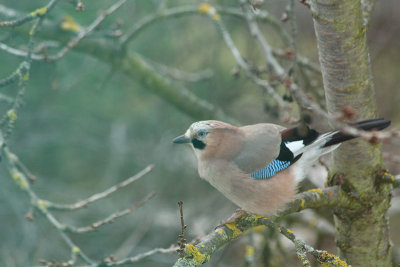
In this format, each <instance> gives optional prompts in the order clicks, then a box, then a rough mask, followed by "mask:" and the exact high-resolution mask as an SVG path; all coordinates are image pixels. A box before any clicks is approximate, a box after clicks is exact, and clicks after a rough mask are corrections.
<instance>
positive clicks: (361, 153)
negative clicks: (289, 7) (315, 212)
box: [311, 0, 391, 266]
mask: <svg viewBox="0 0 400 267" xmlns="http://www.w3.org/2000/svg"><path fill="white" fill-rule="evenodd" d="M311 10H312V14H313V18H314V27H315V32H316V36H317V39H318V50H319V59H320V63H321V70H322V75H323V81H324V87H325V94H326V102H327V107H328V111H329V112H330V113H331V114H337V113H341V112H342V110H343V108H345V107H352V108H353V109H354V111H355V118H356V120H361V119H367V118H374V117H376V116H377V113H376V103H375V90H374V86H373V82H372V75H371V68H370V59H369V54H368V48H367V39H366V28H365V27H364V26H363V21H362V8H361V2H360V1H359V0H312V1H311ZM382 168H383V167H382V157H381V147H380V146H379V145H371V144H370V143H368V142H366V141H363V140H360V139H356V140H354V141H349V142H346V143H344V144H343V145H341V146H340V148H339V149H338V150H336V151H335V152H334V156H333V164H332V166H331V177H330V179H329V183H330V184H331V185H333V184H341V185H342V187H341V188H342V192H343V194H345V195H346V196H347V197H348V198H349V199H350V200H351V201H352V203H354V205H353V206H352V208H350V209H345V208H336V209H335V211H334V214H335V225H336V229H337V236H336V240H337V246H338V249H339V251H340V254H341V256H342V257H344V258H345V259H347V261H348V262H349V263H350V264H352V265H353V266H391V257H390V242H389V226H388V220H387V216H386V212H387V209H388V208H389V205H390V186H389V185H383V184H380V183H377V182H376V180H377V173H378V171H379V170H381V169H382Z"/></svg>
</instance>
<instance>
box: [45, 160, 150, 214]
mask: <svg viewBox="0 0 400 267" xmlns="http://www.w3.org/2000/svg"><path fill="white" fill-rule="evenodd" d="M153 168H154V165H149V166H147V167H146V168H144V169H143V170H141V171H140V172H138V173H137V174H135V175H134V176H132V177H129V178H128V179H126V180H124V181H123V182H121V183H119V184H116V185H114V186H112V187H110V188H108V189H107V190H105V191H103V192H101V193H97V194H94V195H93V196H91V197H89V198H87V199H84V200H81V201H78V202H76V203H75V204H69V205H68V204H57V203H52V202H48V203H47V208H49V209H57V210H76V209H80V208H83V207H86V206H87V205H89V204H90V203H93V202H95V201H97V200H100V199H103V198H106V197H109V196H110V195H111V194H112V193H114V192H116V191H117V190H119V189H121V188H123V187H125V186H127V185H129V184H131V183H133V182H135V181H137V180H139V179H140V178H142V177H143V176H145V175H146V174H148V173H149V172H150V171H151V170H152V169H153Z"/></svg>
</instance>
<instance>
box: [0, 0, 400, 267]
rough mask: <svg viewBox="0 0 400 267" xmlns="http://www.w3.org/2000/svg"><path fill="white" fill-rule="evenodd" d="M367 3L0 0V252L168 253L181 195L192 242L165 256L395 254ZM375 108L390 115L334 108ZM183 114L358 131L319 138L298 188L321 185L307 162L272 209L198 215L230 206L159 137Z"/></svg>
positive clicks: (31, 261)
mask: <svg viewBox="0 0 400 267" xmlns="http://www.w3.org/2000/svg"><path fill="white" fill-rule="evenodd" d="M375 3H376V1H375V0H334V1H331V0H330V1H328V0H311V1H307V0H306V1H304V0H302V1H299V2H296V1H294V0H288V1H276V0H268V1H267V0H265V1H262V0H255V1H246V0H238V1H223V0H220V1H208V2H198V1H179V0H171V1H164V0H159V1H156V0H154V1H132V0H119V1H106V0H97V1H84V0H49V1H48V2H47V3H46V4H45V5H44V6H43V1H39V0H34V1H13V0H5V1H3V2H2V4H0V49H1V50H0V57H1V62H2V64H0V75H1V76H0V89H1V90H2V91H1V92H0V114H2V116H1V118H0V127H1V129H0V147H1V165H2V168H1V170H0V174H1V177H2V179H1V180H0V183H1V186H0V190H1V193H0V216H1V221H2V226H3V227H1V229H0V233H1V234H0V235H1V237H2V242H1V244H0V265H1V266H32V265H38V264H42V265H44V266H46V265H47V266H51V265H54V266H74V265H82V264H84V265H90V266H119V265H125V264H129V263H131V264H132V263H135V264H140V266H164V265H172V264H174V262H175V261H176V259H177V257H178V255H177V254H175V253H174V252H176V250H177V249H178V247H177V246H176V245H171V244H174V243H176V240H177V237H178V234H179V232H180V227H181V225H180V222H179V212H178V207H177V206H176V203H177V202H178V200H181V199H182V200H184V201H185V207H184V218H185V223H186V224H187V225H188V229H187V230H186V231H185V235H186V236H185V238H186V239H187V240H191V239H193V240H194V241H193V242H190V241H189V242H190V244H187V245H186V246H184V247H183V249H182V250H181V257H180V259H179V260H178V261H176V263H175V265H176V266H194V265H199V264H203V263H206V262H210V263H206V264H209V265H210V266H242V265H243V266H294V265H296V264H299V265H300V264H301V265H302V266H311V264H314V263H317V262H319V263H327V264H331V265H334V266H345V264H346V262H347V263H348V264H351V265H353V266H391V264H392V262H394V263H399V262H400V259H399V258H400V255H399V252H398V250H399V249H398V246H399V245H400V243H399V242H400V240H399V239H398V235H397V234H398V229H399V228H398V227H397V228H396V227H392V232H393V235H392V236H393V237H392V238H393V243H394V245H393V244H391V241H390V237H389V220H388V209H389V206H390V201H391V199H392V202H393V205H392V209H391V211H390V212H391V222H390V223H392V224H393V225H398V224H399V223H400V217H399V213H400V212H399V211H400V203H399V198H398V192H396V191H393V192H392V188H393V187H398V186H399V184H400V178H399V176H393V175H391V174H390V173H389V172H387V171H386V169H385V167H384V165H383V159H382V156H381V154H382V153H381V146H380V145H377V143H378V142H380V141H385V142H386V143H387V144H389V145H386V144H384V147H385V149H384V151H386V153H384V154H383V156H384V157H385V159H386V160H387V161H386V165H387V166H388V170H389V171H390V172H391V173H396V174H397V173H399V172H400V169H399V167H398V163H399V162H400V160H399V155H398V154H397V155H396V152H398V145H399V138H398V134H399V132H398V131H396V130H395V129H396V126H397V127H398V125H399V121H400V118H399V115H398V114H399V106H398V104H396V103H398V101H399V100H400V99H399V98H400V94H399V90H396V86H398V82H399V77H398V73H399V64H398V62H399V61H400V53H399V52H398V47H399V45H400V37H399V36H400V35H399V34H396V32H397V33H398V32H399V26H397V25H400V21H399V18H397V17H396V18H395V17H394V16H395V15H396V9H397V12H400V10H399V9H400V8H399V7H398V5H397V6H396V0H392V1H387V2H385V3H378V4H377V6H376V7H375ZM374 9H377V11H376V12H375V13H373V10H374ZM390 12H392V13H390ZM373 14H376V15H375V17H374V16H373ZM396 19H397V21H396ZM375 21H376V22H375ZM375 25H377V26H375ZM314 30H315V35H316V39H315V37H314V36H313V31H314ZM367 32H368V33H369V34H368V35H369V38H370V41H369V42H367ZM367 43H369V44H370V47H371V49H370V50H371V55H372V57H371V58H370V56H369V51H368V45H367ZM317 47H318V49H317ZM317 57H319V62H320V65H319V64H316V63H315V62H316V61H317V60H316V58H317ZM371 61H372V70H371V64H370V62H371ZM374 66H376V67H375V69H374ZM372 73H374V77H375V79H374V82H373V79H372V76H373V75H372ZM374 84H375V86H374ZM322 88H324V90H322ZM375 88H379V90H377V92H376V93H375ZM325 110H326V111H325ZM378 111H379V112H378ZM378 113H379V114H380V115H381V116H384V117H386V118H388V119H390V120H392V122H393V125H394V127H392V129H394V130H390V131H386V132H380V133H377V132H372V133H368V132H363V131H360V130H358V129H356V128H354V127H352V126H350V125H348V124H346V123H345V122H347V121H352V120H361V119H366V118H373V117H377V116H378V115H377V114H378ZM201 119H218V120H223V121H227V122H231V123H234V124H240V123H244V124H251V123H253V122H261V121H269V122H271V121H272V122H277V123H280V124H286V125H290V124H294V123H296V124H300V125H306V124H312V126H313V127H316V128H319V129H322V128H327V127H328V122H329V123H330V124H331V126H334V127H336V128H338V129H341V130H342V131H344V132H347V133H350V134H354V135H357V136H360V137H361V138H359V140H355V141H351V142H348V143H346V144H343V145H342V146H341V147H340V149H338V150H337V151H336V152H334V156H333V160H332V162H331V163H330V164H329V166H330V167H329V168H328V170H329V178H328V181H327V185H326V188H324V189H312V190H308V191H307V189H309V188H312V187H315V186H319V187H323V184H324V181H322V180H323V179H324V177H325V176H326V169H327V167H326V166H327V164H319V165H318V166H316V170H314V171H310V174H309V177H310V179H308V180H307V181H305V182H304V184H302V188H301V191H305V192H303V193H300V194H299V195H298V196H297V197H296V199H295V200H293V202H292V204H291V205H289V206H288V207H287V209H285V210H284V211H282V212H281V214H280V215H279V216H278V217H277V218H272V219H271V218H270V219H268V218H262V217H259V216H254V215H245V216H243V217H242V218H240V219H239V220H238V221H237V222H236V223H234V224H229V225H223V226H221V227H220V228H218V229H216V230H215V231H214V230H213V229H214V227H215V226H216V225H218V223H219V221H221V220H222V219H224V218H226V217H227V216H228V215H229V214H230V213H231V212H232V211H233V210H234V206H233V204H231V203H229V202H228V201H227V200H226V199H224V198H223V197H222V196H220V195H219V193H217V192H215V190H213V189H211V188H210V187H209V185H207V184H205V183H204V182H202V181H200V179H194V178H193V177H195V176H197V174H196V173H195V168H193V161H192V159H191V158H190V157H188V156H186V157H185V155H187V154H183V153H184V152H181V151H178V150H175V149H173V147H172V145H171V138H172V137H173V136H174V135H176V134H177V133H180V132H181V131H182V129H184V128H187V125H188V124H190V123H191V122H192V121H194V120H201ZM362 139H364V140H362ZM186 152H187V151H186ZM17 155H18V156H17ZM182 159H184V160H182ZM325 160H327V159H325ZM151 163H155V167H154V166H153V165H152V164H151ZM396 163H397V164H396ZM324 165H325V167H324ZM145 166H147V167H145ZM317 170H319V171H317ZM150 171H151V172H150ZM132 174H134V175H132ZM315 176H317V179H315V178H314V179H312V177H315ZM119 177H129V178H127V179H125V180H121V179H120V178H119ZM142 177H143V178H142ZM139 178H141V179H140V180H139ZM321 181H322V183H321ZM133 182H134V185H130V184H131V183H133ZM15 185H17V186H15ZM88 195H89V197H87V196H88ZM155 195H156V197H154V196H155ZM153 197H154V198H153ZM105 198H107V199H105ZM50 199H51V200H50ZM60 203H73V204H60ZM130 203H132V204H130ZM89 204H90V205H89ZM144 204H145V205H144ZM87 206H89V208H87V209H84V208H86V207H87ZM309 208H312V209H313V211H310V210H309ZM306 209H308V210H306ZM299 211H302V212H300V213H297V212H299ZM332 211H333V213H332ZM131 213H133V214H131ZM24 216H25V218H24ZM122 216H125V217H124V218H119V217H122ZM277 219H280V222H279V224H278V222H277ZM283 220H284V221H283ZM28 221H33V222H28ZM114 221H115V222H114ZM111 223H112V224H111ZM283 224H285V225H288V226H291V227H293V229H294V230H293V231H292V230H290V229H289V228H286V227H284V226H282V225H283ZM262 226H267V227H265V228H263V227H262ZM182 231H183V229H182ZM208 232H209V234H207V233H208ZM396 235H397V237H396ZM239 237H240V239H239ZM300 237H301V238H300ZM189 238H190V239H189ZM286 238H287V239H286ZM334 238H335V239H336V245H335V244H334V242H333V240H334ZM236 239H238V240H237V241H234V240H236ZM286 240H290V241H292V243H293V244H294V248H293V245H289V244H287V243H285V242H286ZM225 244H229V246H228V247H226V248H225V249H224V250H223V251H224V252H222V250H221V249H219V248H221V247H222V246H223V245H225ZM336 247H337V250H336ZM325 250H326V251H330V252H331V253H334V254H331V253H328V252H326V251H325ZM292 251H293V252H292ZM335 254H337V256H336V255H335ZM308 256H312V257H310V258H308ZM296 257H297V258H298V261H296ZM139 261H140V262H139ZM345 261H346V262H345Z"/></svg>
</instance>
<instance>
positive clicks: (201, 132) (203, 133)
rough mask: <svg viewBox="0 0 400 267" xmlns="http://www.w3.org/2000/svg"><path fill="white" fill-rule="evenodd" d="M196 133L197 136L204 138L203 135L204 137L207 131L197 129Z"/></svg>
mask: <svg viewBox="0 0 400 267" xmlns="http://www.w3.org/2000/svg"><path fill="white" fill-rule="evenodd" d="M197 135H198V136H199V137H201V138H204V137H206V135H207V132H206V131H199V132H198V133H197Z"/></svg>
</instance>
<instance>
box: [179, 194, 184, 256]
mask: <svg viewBox="0 0 400 267" xmlns="http://www.w3.org/2000/svg"><path fill="white" fill-rule="evenodd" d="M178 206H179V214H180V218H181V233H180V234H179V236H178V246H179V249H178V250H177V251H178V252H179V255H180V256H181V257H184V256H185V244H186V239H185V230H186V225H185V221H184V220H183V201H182V200H180V201H179V202H178Z"/></svg>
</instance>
